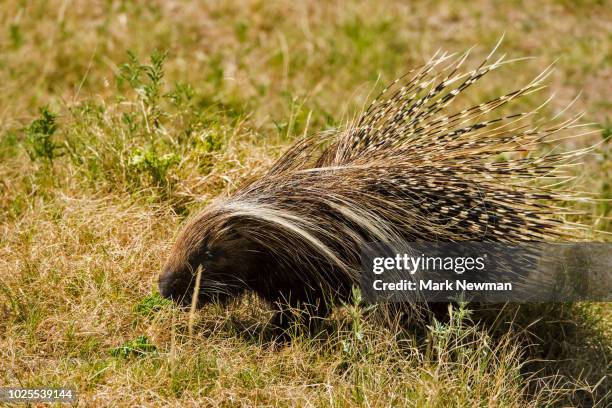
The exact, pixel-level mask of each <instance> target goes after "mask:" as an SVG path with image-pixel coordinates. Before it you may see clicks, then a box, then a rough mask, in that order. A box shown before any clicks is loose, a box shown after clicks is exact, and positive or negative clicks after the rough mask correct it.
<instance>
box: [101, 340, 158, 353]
mask: <svg viewBox="0 0 612 408" xmlns="http://www.w3.org/2000/svg"><path fill="white" fill-rule="evenodd" d="M156 351H157V346H156V345H155V344H153V343H151V342H150V341H149V339H148V338H147V336H138V337H137V338H136V339H134V340H130V341H128V342H127V343H125V344H124V345H123V346H120V347H116V348H113V349H111V351H110V353H111V355H112V356H113V357H123V358H126V357H129V356H139V357H140V356H144V355H146V354H150V353H154V352H156Z"/></svg>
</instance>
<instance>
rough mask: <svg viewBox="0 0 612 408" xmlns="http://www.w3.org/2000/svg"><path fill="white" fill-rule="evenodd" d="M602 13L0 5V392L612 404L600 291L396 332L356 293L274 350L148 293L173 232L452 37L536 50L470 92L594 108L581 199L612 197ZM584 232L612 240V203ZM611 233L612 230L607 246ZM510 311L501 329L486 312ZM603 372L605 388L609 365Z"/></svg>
mask: <svg viewBox="0 0 612 408" xmlns="http://www.w3.org/2000/svg"><path fill="white" fill-rule="evenodd" d="M611 10H612V9H611V8H610V7H609V2H606V1H586V2H567V1H552V0H547V1H544V2H542V3H539V4H538V5H537V6H534V5H533V4H532V3H529V2H522V1H512V2H504V3H499V4H497V5H495V6H492V5H490V4H489V3H488V2H484V1H478V2H448V3H446V2H437V1H434V2H410V3H407V4H402V2H323V1H320V2H313V3H308V4H301V3H296V2H278V3H277V2H264V1H246V0H243V1H238V2H233V3H231V4H230V3H225V2H209V3H205V4H201V3H200V2H171V1H152V2H145V1H137V2H124V1H114V2H100V3H95V4H92V3H91V2H85V1H73V2H68V1H59V0H57V1H55V0H52V1H47V2H42V1H32V2H20V1H5V2H3V3H2V7H0V22H1V23H2V24H0V84H1V85H0V89H1V90H2V92H0V359H2V362H3V363H2V364H0V385H3V386H4V385H6V386H8V385H11V386H16V385H31V386H48V385H74V386H76V388H77V389H78V392H79V394H80V395H79V398H80V404H81V405H83V406H91V405H95V406H134V405H146V406H167V405H176V406H178V405H181V406H206V405H219V406H254V405H258V406H296V405H297V406H332V407H344V406H393V405H395V406H418V407H420V406H432V407H438V406H448V407H454V406H483V407H485V406H487V407H488V406H500V407H507V406H512V407H522V406H555V405H561V406H563V405H565V406H567V405H569V406H577V405H583V406H589V405H598V406H601V407H603V406H606V405H607V404H608V403H609V401H610V399H611V398H612V395H611V392H612V391H611V384H610V378H609V372H610V357H611V356H612V332H611V330H612V328H611V324H610V321H611V318H612V316H611V311H612V309H610V307H609V305H608V304H577V305H556V306H546V307H544V306H540V307H536V306H524V307H521V308H519V310H517V309H516V308H507V309H506V310H504V311H502V312H501V313H500V312H499V311H491V312H486V311H479V312H473V311H470V310H468V309H465V308H459V309H456V308H455V309H453V310H452V313H451V318H450V319H449V320H448V321H446V322H435V321H431V322H429V324H428V325H422V326H419V327H409V328H406V327H402V326H394V325H387V326H381V325H380V324H377V323H376V319H375V318H373V317H372V316H371V315H372V313H374V314H375V311H367V310H364V309H363V308H362V307H361V306H360V305H358V304H349V305H346V306H345V307H342V308H338V310H336V311H335V313H334V315H333V316H331V317H330V318H329V319H327V321H326V322H325V323H324V327H325V328H326V330H325V331H324V332H323V333H320V334H319V335H307V334H306V333H304V330H303V328H300V327H296V328H295V330H293V331H292V332H291V333H292V334H291V335H292V337H293V338H292V341H291V342H289V343H285V344H279V343H274V342H273V341H272V340H271V338H270V335H269V333H268V330H267V328H266V322H267V318H268V317H269V312H270V311H269V309H268V308H267V307H266V306H265V305H262V304H261V303H260V302H259V301H258V300H257V299H254V298H252V297H247V298H245V299H241V300H240V301H238V302H236V304H234V305H231V307H229V308H221V307H218V306H211V307H208V308H205V309H204V310H202V311H201V313H198V315H197V316H196V322H195V329H196V330H194V331H193V334H192V335H190V334H189V327H188V326H189V322H188V316H186V314H185V313H184V312H182V311H180V310H178V309H176V308H175V307H174V306H172V305H170V304H168V303H167V302H165V301H164V300H163V299H161V298H160V297H159V295H158V294H157V293H156V292H155V290H156V288H155V286H156V279H157V274H158V272H159V270H160V268H161V265H162V263H163V261H164V257H165V256H166V254H167V251H168V249H169V247H170V245H171V243H172V242H171V241H172V238H173V236H174V234H175V232H176V231H177V228H178V226H179V225H180V223H181V222H182V220H184V218H185V217H186V216H188V215H189V214H190V213H191V212H192V211H194V209H196V208H199V207H201V206H202V205H205V204H206V203H208V202H209V201H210V200H212V199H213V198H214V197H216V196H219V195H226V194H230V193H231V191H232V190H233V189H235V188H236V186H237V185H239V184H240V183H241V182H242V181H244V180H246V179H249V178H251V177H256V176H258V175H260V174H262V172H263V171H265V169H266V168H267V166H269V165H270V164H271V163H272V162H273V160H274V159H275V158H276V157H278V155H279V154H280V153H281V152H282V151H283V149H284V148H286V147H287V146H288V145H289V144H290V143H291V141H292V140H295V139H296V138H298V137H300V136H301V135H303V134H312V133H315V132H319V131H326V130H333V129H335V128H337V127H339V126H341V125H342V124H343V123H345V122H346V121H347V120H348V119H350V118H351V117H352V116H353V115H354V114H355V113H356V112H358V111H359V110H360V109H362V107H363V105H364V103H365V102H366V101H367V100H368V97H370V96H371V95H372V93H373V90H376V89H380V88H381V87H382V86H383V84H384V83H385V82H388V81H390V80H392V79H394V78H395V77H397V76H398V75H401V74H402V73H405V72H406V71H407V70H409V69H411V68H414V67H415V66H417V65H418V64H421V63H423V62H424V61H425V60H426V59H427V58H428V57H430V56H431V55H432V54H433V53H434V52H435V51H436V50H437V49H439V48H441V49H444V50H448V51H463V50H465V49H467V48H469V47H471V46H472V45H477V47H476V48H475V49H474V51H473V52H474V56H473V58H472V62H473V61H477V60H478V58H480V57H482V56H484V55H486V53H488V51H489V50H490V49H491V47H492V46H493V45H494V44H495V43H496V42H497V40H498V39H499V38H500V36H501V35H502V33H504V32H505V39H504V42H503V44H502V47H501V52H503V53H508V54H509V57H524V56H536V57H537V58H536V59H534V60H530V61H526V62H522V63H520V64H516V65H511V66H508V67H507V68H506V69H504V70H503V71H502V72H503V73H499V74H497V73H494V74H492V75H490V76H488V77H487V79H486V80H485V81H482V82H483V83H482V84H481V85H480V86H479V87H478V88H477V89H474V90H473V91H472V92H471V93H470V94H469V99H470V102H476V103H478V102H481V101H483V100H485V99H486V98H488V97H491V96H492V95H495V94H498V93H499V92H500V91H509V90H511V89H514V87H515V86H516V85H517V83H524V82H526V81H528V80H529V79H531V78H533V77H535V76H536V75H537V74H538V73H539V72H541V71H542V70H543V69H544V68H545V67H546V66H547V65H549V64H550V63H552V62H553V61H555V60H558V61H557V63H556V69H555V72H554V74H553V75H552V77H551V79H550V80H549V83H550V89H547V90H544V91H542V92H541V93H538V94H535V95H530V96H529V97H527V98H525V99H524V100H523V101H521V102H520V103H519V104H517V106H516V108H515V109H530V108H534V107H537V106H539V105H540V104H541V103H542V102H543V101H544V100H545V99H546V98H547V96H548V93H549V92H552V91H554V92H556V97H555V98H554V99H553V100H552V101H551V103H550V104H549V105H548V106H547V107H546V109H545V111H546V113H547V114H549V115H551V116H553V115H554V114H556V113H558V112H559V111H560V110H561V109H563V108H564V107H565V106H567V104H569V103H570V102H571V101H572V100H573V99H574V97H575V96H576V95H577V94H578V93H580V92H582V94H581V96H580V98H579V99H578V100H577V101H576V103H575V104H574V105H572V106H571V107H570V109H569V111H568V112H567V113H566V115H568V116H569V115H571V114H573V113H578V112H585V117H584V119H583V121H584V122H593V123H594V125H593V126H592V129H598V132H597V133H596V134H593V135H590V136H587V137H583V138H579V139H573V140H566V141H564V142H563V143H562V145H561V148H562V149H565V150H570V149H575V148H580V147H584V146H588V145H592V144H595V143H599V144H598V145H597V147H596V148H595V149H594V150H593V152H592V153H591V154H589V155H588V156H587V157H586V158H585V164H584V165H583V166H582V167H580V168H577V169H576V179H575V180H574V181H573V182H572V185H571V188H572V189H576V190H580V191H586V192H590V193H593V194H594V195H596V196H597V197H598V198H602V199H607V200H609V199H610V198H611V194H612V193H611V187H610V184H611V180H612V160H610V154H611V153H610V145H611V143H610V140H611V139H610V133H611V132H610V99H609V98H610V95H609V72H610V69H611V64H612V60H611V58H610V52H609V48H610V34H609V27H608V26H609V21H610V20H612V12H611ZM578 206H579V209H580V210H583V211H585V212H586V215H584V216H581V217H577V218H576V221H580V222H583V223H587V225H589V226H591V227H592V230H593V231H607V232H611V231H612V222H611V216H612V213H611V210H610V203H608V202H606V201H604V200H602V201H600V202H598V203H596V204H595V205H592V204H588V203H581V204H579V205H578ZM598 239H609V237H608V236H605V235H602V236H601V237H599V236H598ZM495 317H497V318H495ZM606 375H608V377H606Z"/></svg>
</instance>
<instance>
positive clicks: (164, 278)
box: [157, 270, 176, 299]
mask: <svg viewBox="0 0 612 408" xmlns="http://www.w3.org/2000/svg"><path fill="white" fill-rule="evenodd" d="M175 283H176V279H175V278H174V277H173V276H172V274H171V273H169V272H168V271H166V270H164V271H163V272H162V274H161V275H160V276H159V280H158V281H157V287H158V289H159V294H160V295H162V296H163V297H165V298H166V299H173V297H174V296H173V292H175V290H174V286H175Z"/></svg>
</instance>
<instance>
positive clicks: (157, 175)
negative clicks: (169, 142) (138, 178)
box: [129, 146, 179, 186]
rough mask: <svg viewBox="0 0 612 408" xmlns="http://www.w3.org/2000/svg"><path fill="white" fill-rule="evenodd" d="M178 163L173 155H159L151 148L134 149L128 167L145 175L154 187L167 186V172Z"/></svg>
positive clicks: (177, 158) (176, 157)
mask: <svg viewBox="0 0 612 408" xmlns="http://www.w3.org/2000/svg"><path fill="white" fill-rule="evenodd" d="M178 162H179V157H178V156H177V155H176V154H174V153H166V154H159V153H157V151H156V150H155V148H153V147H150V146H149V147H147V148H144V149H135V150H134V151H133V152H132V155H131V157H130V162H129V164H130V166H131V167H132V168H133V169H135V170H136V171H137V172H139V173H145V174H147V175H148V176H149V177H150V178H151V180H152V182H153V184H154V185H156V186H167V185H168V177H167V176H168V170H169V169H170V167H172V166H173V165H175V164H177V163H178Z"/></svg>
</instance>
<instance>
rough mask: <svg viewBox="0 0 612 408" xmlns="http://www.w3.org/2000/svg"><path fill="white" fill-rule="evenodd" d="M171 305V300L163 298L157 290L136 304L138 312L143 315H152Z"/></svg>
mask: <svg viewBox="0 0 612 408" xmlns="http://www.w3.org/2000/svg"><path fill="white" fill-rule="evenodd" d="M170 305H172V302H171V301H170V300H168V299H165V298H163V297H162V296H161V295H160V294H159V293H157V292H155V293H151V294H150V295H149V296H147V297H145V298H144V299H142V300H141V301H140V302H139V303H138V304H137V305H136V313H138V314H139V315H142V316H150V315H152V314H154V313H156V312H158V311H160V310H162V309H164V308H166V307H169V306H170Z"/></svg>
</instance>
